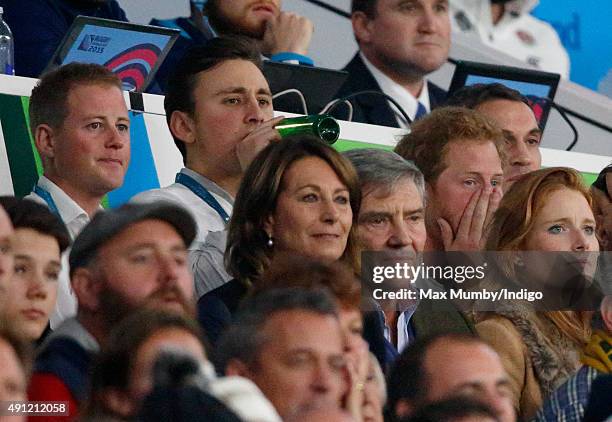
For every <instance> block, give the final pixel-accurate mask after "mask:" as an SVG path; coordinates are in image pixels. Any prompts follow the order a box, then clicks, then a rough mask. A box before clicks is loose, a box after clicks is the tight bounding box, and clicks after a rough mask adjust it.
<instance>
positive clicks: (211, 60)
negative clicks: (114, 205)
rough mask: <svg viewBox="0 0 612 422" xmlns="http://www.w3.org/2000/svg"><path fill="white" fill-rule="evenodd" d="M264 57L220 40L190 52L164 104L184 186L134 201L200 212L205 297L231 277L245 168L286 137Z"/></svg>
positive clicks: (196, 259)
mask: <svg viewBox="0 0 612 422" xmlns="http://www.w3.org/2000/svg"><path fill="white" fill-rule="evenodd" d="M261 67H262V63H261V55H260V53H259V51H258V50H257V48H256V47H255V45H254V44H253V43H252V42H250V41H248V40H246V39H245V40H237V39H229V38H223V37H219V38H214V39H212V40H210V41H208V43H206V44H205V45H203V46H199V47H197V48H195V49H192V50H190V52H189V53H187V54H186V55H185V57H184V58H183V60H182V61H181V62H180V64H179V65H178V66H177V68H176V69H177V70H176V73H175V74H174V75H173V77H171V78H170V80H169V82H168V89H167V93H166V98H165V102H164V106H165V109H166V120H167V122H168V126H169V127H170V131H171V132H172V136H173V137H174V142H175V144H176V146H177V148H178V149H179V150H180V151H181V154H182V155H183V160H184V162H185V168H183V169H182V170H181V171H180V172H179V173H178V174H177V178H176V183H174V184H172V185H170V186H168V187H164V188H162V189H156V190H152V191H147V192H143V193H141V194H139V195H137V196H136V197H135V198H134V199H133V201H136V202H152V201H157V200H160V199H163V200H166V201H171V202H174V203H177V204H180V205H181V206H183V207H186V208H187V209H189V210H190V211H191V212H192V214H193V215H194V217H195V219H196V222H197V225H198V234H197V237H196V241H195V242H194V243H193V244H192V246H191V248H190V250H189V252H190V254H189V258H190V262H191V267H192V270H193V273H194V279H195V287H196V294H197V296H198V297H201V296H202V295H203V294H204V293H206V292H208V291H210V290H213V289H214V288H216V287H219V286H221V285H222V284H223V283H225V282H227V281H228V280H229V279H230V278H231V277H230V276H229V275H228V274H227V272H226V270H225V266H224V265H223V253H224V252H225V244H226V232H225V231H224V230H225V228H226V225H227V223H228V222H229V218H230V216H231V214H232V209H233V205H234V197H235V196H236V193H237V192H238V187H239V185H240V181H241V180H242V175H243V173H244V170H245V169H246V167H247V166H248V165H249V163H250V162H251V161H252V160H253V158H254V157H255V156H256V155H257V153H258V152H259V151H261V150H262V149H263V148H264V147H265V146H267V145H268V144H269V143H270V142H272V141H275V140H278V139H280V135H279V133H278V131H277V130H276V129H274V126H275V125H276V124H277V123H278V122H280V120H281V119H282V117H281V118H273V110H272V94H271V92H270V88H269V87H268V83H267V81H266V79H265V77H264V76H263V73H262V72H261Z"/></svg>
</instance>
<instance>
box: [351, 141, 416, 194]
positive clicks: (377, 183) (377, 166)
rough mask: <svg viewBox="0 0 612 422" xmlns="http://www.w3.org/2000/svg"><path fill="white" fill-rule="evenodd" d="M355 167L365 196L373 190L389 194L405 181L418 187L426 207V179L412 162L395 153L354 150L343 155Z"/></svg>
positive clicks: (381, 150) (382, 150) (365, 149)
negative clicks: (385, 190) (380, 190)
mask: <svg viewBox="0 0 612 422" xmlns="http://www.w3.org/2000/svg"><path fill="white" fill-rule="evenodd" d="M342 155H344V156H345V157H346V158H348V159H349V161H350V162H351V163H352V164H353V167H355V170H357V175H358V176H359V184H360V185H361V190H362V192H363V195H364V196H365V194H366V193H367V191H370V190H372V189H380V188H383V189H387V190H388V192H389V193H391V192H392V191H393V189H395V187H396V185H397V184H398V183H399V182H400V181H403V180H405V179H408V180H411V181H412V182H413V183H414V185H415V186H416V189H417V192H419V195H421V200H422V201H423V205H425V179H424V178H423V173H421V170H419V169H418V167H417V166H416V165H414V163H413V162H412V161H409V160H406V159H404V158H402V157H401V156H400V155H399V154H397V153H395V152H393V151H387V150H384V149H378V148H360V149H352V150H350V151H345V152H343V153H342Z"/></svg>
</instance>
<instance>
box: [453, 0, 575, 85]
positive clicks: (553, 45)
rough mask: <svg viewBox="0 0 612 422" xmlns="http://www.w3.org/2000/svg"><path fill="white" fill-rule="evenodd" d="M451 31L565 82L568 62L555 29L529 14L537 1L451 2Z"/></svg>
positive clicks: (465, 0) (487, 0)
mask: <svg viewBox="0 0 612 422" xmlns="http://www.w3.org/2000/svg"><path fill="white" fill-rule="evenodd" d="M450 5H451V14H452V25H453V30H454V31H459V32H464V33H466V34H471V35H474V36H475V37H476V38H477V39H478V40H479V41H480V42H482V43H483V44H485V45H488V46H490V47H493V48H495V49H497V50H499V51H501V52H504V53H506V54H508V55H510V56H512V57H514V58H516V59H519V60H522V61H524V62H526V63H529V64H531V65H533V66H535V67H537V68H540V69H542V70H545V71H547V72H555V73H559V74H560V75H561V76H562V77H564V78H568V77H569V72H570V60H569V56H568V54H567V51H566V50H565V47H563V44H561V40H560V39H559V35H557V32H556V31H555V29H554V28H553V27H552V26H551V25H550V24H548V23H547V22H544V21H542V20H540V19H538V18H536V17H535V16H533V15H531V14H530V13H529V12H531V11H532V10H533V9H534V8H535V7H536V6H537V5H538V0H451V1H450Z"/></svg>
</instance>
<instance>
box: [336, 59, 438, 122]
mask: <svg viewBox="0 0 612 422" xmlns="http://www.w3.org/2000/svg"><path fill="white" fill-rule="evenodd" d="M344 70H346V71H348V72H349V76H348V79H347V80H346V82H345V83H344V84H343V85H342V87H341V88H340V91H339V92H338V94H336V98H340V97H343V96H345V95H348V94H352V93H354V92H358V91H365V90H371V91H379V92H382V90H381V88H380V86H379V85H378V83H377V82H376V79H374V76H372V74H371V73H370V71H369V70H368V68H367V67H366V65H365V64H364V63H363V60H361V57H360V56H359V53H358V54H355V56H354V57H353V59H352V60H351V61H350V62H349V64H347V65H346V67H345V68H344ZM427 88H428V89H429V103H430V107H431V109H434V108H435V107H436V106H439V105H441V104H442V103H443V102H444V101H445V100H446V91H444V90H443V89H442V88H440V87H438V86H436V85H434V84H433V83H431V82H427ZM350 101H351V104H352V105H353V121H354V122H360V123H369V124H373V125H379V126H390V127H399V125H398V123H397V119H396V118H395V113H394V112H393V110H392V109H391V107H390V106H389V101H387V100H386V99H385V98H384V97H382V96H372V95H367V96H365V95H364V96H360V97H356V98H353V99H351V100H350ZM337 110H338V111H337V112H336V113H334V115H335V116H336V117H337V118H340V119H346V111H344V110H343V107H342V106H338V108H337Z"/></svg>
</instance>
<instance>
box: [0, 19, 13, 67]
mask: <svg viewBox="0 0 612 422" xmlns="http://www.w3.org/2000/svg"><path fill="white" fill-rule="evenodd" d="M3 13H4V8H2V7H0V73H4V74H5V75H14V74H15V56H14V55H13V33H12V32H11V28H9V26H8V25H7V24H6V22H4V19H2V15H3Z"/></svg>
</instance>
